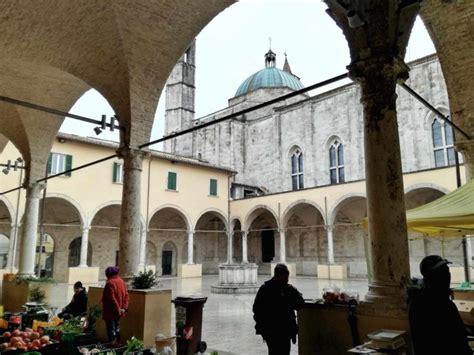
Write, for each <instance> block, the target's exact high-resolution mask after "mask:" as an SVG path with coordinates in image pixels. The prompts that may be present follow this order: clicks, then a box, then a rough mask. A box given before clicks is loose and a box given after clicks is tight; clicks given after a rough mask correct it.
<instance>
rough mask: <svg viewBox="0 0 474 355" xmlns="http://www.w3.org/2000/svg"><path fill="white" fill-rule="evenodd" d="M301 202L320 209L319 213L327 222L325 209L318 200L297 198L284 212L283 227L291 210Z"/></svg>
mask: <svg viewBox="0 0 474 355" xmlns="http://www.w3.org/2000/svg"><path fill="white" fill-rule="evenodd" d="M300 204H307V205H311V206H313V207H314V208H315V209H316V210H318V212H319V214H320V215H321V217H322V218H323V222H324V223H326V220H325V216H324V215H325V214H324V212H323V209H322V208H321V206H319V205H318V204H317V203H316V202H314V201H311V200H307V199H300V200H297V201H295V202H292V203H291V204H290V205H288V207H287V208H286V209H285V211H284V212H283V215H282V221H281V224H282V225H283V227H285V225H286V222H287V221H288V217H289V216H288V215H289V213H291V210H292V209H293V208H294V207H296V206H298V205H300Z"/></svg>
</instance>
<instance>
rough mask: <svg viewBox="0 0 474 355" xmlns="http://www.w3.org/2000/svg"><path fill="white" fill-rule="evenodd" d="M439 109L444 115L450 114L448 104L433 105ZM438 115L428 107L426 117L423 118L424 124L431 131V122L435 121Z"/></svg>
mask: <svg viewBox="0 0 474 355" xmlns="http://www.w3.org/2000/svg"><path fill="white" fill-rule="evenodd" d="M433 106H434V107H435V108H436V109H437V110H438V111H440V112H441V113H442V114H444V115H446V116H447V115H449V107H448V106H447V105H445V104H444V103H443V104H438V105H433ZM436 117H438V115H437V114H436V113H434V112H433V111H431V110H428V109H427V112H426V114H425V117H424V118H423V126H424V127H425V128H426V129H427V130H430V131H431V124H432V123H433V120H434V119H435V118H436Z"/></svg>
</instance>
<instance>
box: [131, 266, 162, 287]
mask: <svg viewBox="0 0 474 355" xmlns="http://www.w3.org/2000/svg"><path fill="white" fill-rule="evenodd" d="M159 285H160V279H159V278H158V275H157V274H156V273H154V272H153V271H152V270H148V271H140V272H139V273H138V275H135V276H134V277H133V278H132V288H134V289H139V290H144V289H148V288H153V287H155V286H159Z"/></svg>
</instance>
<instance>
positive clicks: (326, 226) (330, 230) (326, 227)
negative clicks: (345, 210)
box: [324, 224, 334, 232]
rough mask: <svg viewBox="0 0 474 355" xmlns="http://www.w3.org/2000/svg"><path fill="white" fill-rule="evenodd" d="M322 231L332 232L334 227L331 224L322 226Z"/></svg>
mask: <svg viewBox="0 0 474 355" xmlns="http://www.w3.org/2000/svg"><path fill="white" fill-rule="evenodd" d="M324 229H325V230H326V231H327V232H332V231H333V230H334V225H333V224H325V225H324Z"/></svg>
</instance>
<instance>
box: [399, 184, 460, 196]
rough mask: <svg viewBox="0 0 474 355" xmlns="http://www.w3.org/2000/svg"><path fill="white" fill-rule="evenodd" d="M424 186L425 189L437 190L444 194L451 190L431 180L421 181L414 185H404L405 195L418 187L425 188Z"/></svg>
mask: <svg viewBox="0 0 474 355" xmlns="http://www.w3.org/2000/svg"><path fill="white" fill-rule="evenodd" d="M425 188H426V189H433V190H438V191H439V192H441V193H443V194H444V195H446V194H449V193H450V192H451V191H450V190H449V189H447V188H446V187H444V186H440V185H437V184H433V183H431V182H422V183H419V184H414V185H410V186H408V187H406V188H405V195H407V194H408V193H410V192H411V191H414V190H418V189H425Z"/></svg>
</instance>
